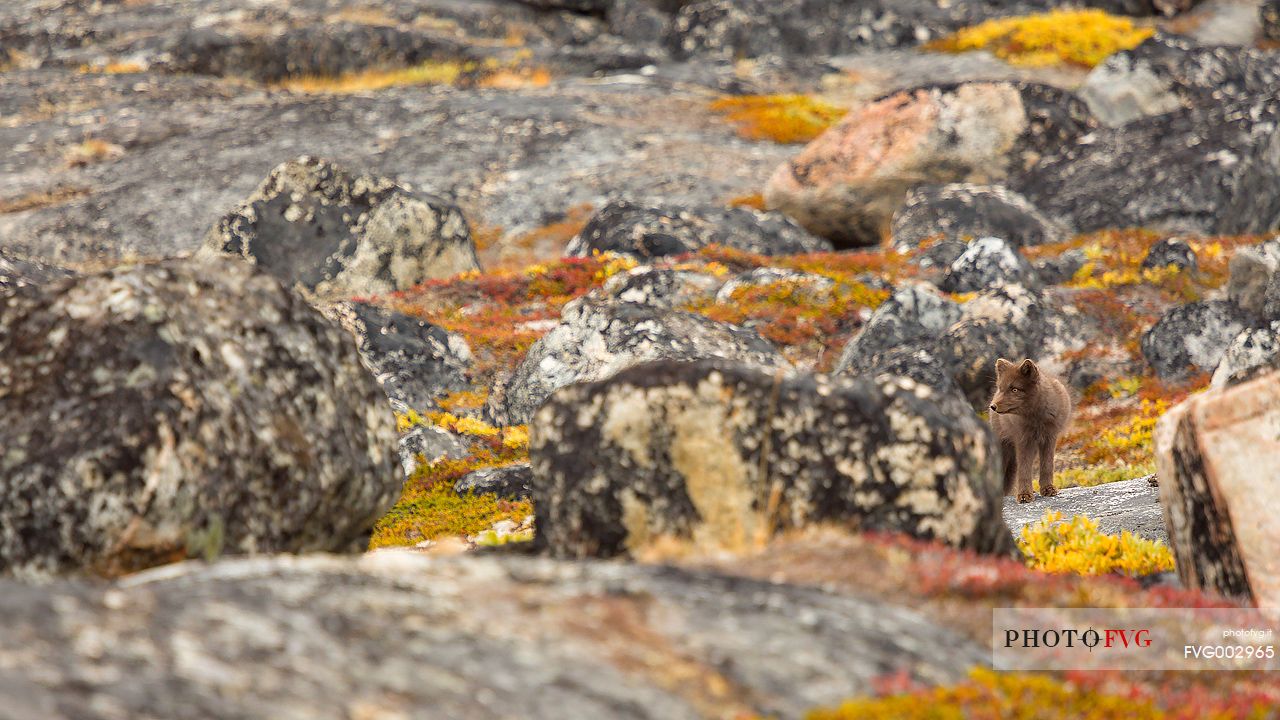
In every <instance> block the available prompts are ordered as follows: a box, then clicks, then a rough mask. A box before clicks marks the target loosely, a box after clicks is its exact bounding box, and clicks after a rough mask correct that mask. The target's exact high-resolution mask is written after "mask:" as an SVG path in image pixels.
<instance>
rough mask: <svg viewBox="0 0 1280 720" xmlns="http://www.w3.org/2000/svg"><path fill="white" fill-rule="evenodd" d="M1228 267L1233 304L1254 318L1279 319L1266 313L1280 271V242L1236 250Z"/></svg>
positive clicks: (1277, 316) (1228, 291) (1270, 241)
mask: <svg viewBox="0 0 1280 720" xmlns="http://www.w3.org/2000/svg"><path fill="white" fill-rule="evenodd" d="M1227 267H1228V269H1229V270H1230V272H1231V275H1230V277H1229V279H1228V280H1227V297H1229V298H1230V299H1231V302H1233V303H1235V304H1236V305H1239V306H1240V307H1241V308H1243V309H1244V310H1246V311H1248V312H1251V313H1253V314H1255V315H1262V316H1264V317H1267V318H1270V319H1275V320H1280V315H1271V314H1270V313H1268V310H1267V294H1268V290H1269V288H1270V287H1271V285H1272V284H1273V283H1274V282H1275V281H1276V275H1277V272H1276V270H1277V268H1280V240H1269V241H1267V242H1265V243H1262V244H1260V245H1257V246H1254V247H1242V248H1239V249H1237V250H1236V251H1235V253H1233V254H1232V255H1231V260H1230V262H1229V263H1228V264H1227Z"/></svg>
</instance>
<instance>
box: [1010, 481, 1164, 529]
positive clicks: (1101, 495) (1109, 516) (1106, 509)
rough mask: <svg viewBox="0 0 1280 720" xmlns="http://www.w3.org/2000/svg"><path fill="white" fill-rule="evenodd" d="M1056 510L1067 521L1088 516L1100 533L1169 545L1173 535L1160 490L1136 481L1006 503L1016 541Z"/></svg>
mask: <svg viewBox="0 0 1280 720" xmlns="http://www.w3.org/2000/svg"><path fill="white" fill-rule="evenodd" d="M1049 510H1056V511H1058V512H1060V513H1062V516H1063V517H1064V518H1071V517H1075V516H1076V515H1084V516H1085V517H1089V518H1092V519H1093V520H1095V521H1097V523H1098V531H1099V532H1102V533H1105V534H1107V535H1119V534H1120V533H1122V532H1124V531H1126V530H1127V531H1129V532H1131V533H1133V534H1134V535H1137V536H1138V537H1142V538H1146V539H1148V540H1155V541H1157V542H1161V543H1164V544H1165V545H1168V544H1169V532H1168V530H1166V529H1165V525H1164V512H1163V511H1162V510H1161V508H1160V489H1159V486H1157V485H1153V484H1151V481H1150V479H1148V478H1145V477H1142V478H1134V479H1133V480H1121V481H1120V482H1110V483H1104V484H1102V485H1096V486H1093V487H1072V488H1061V489H1059V490H1058V494H1057V495H1055V496H1054V497H1039V496H1037V497H1036V499H1035V500H1034V501H1032V502H1029V503H1019V502H1018V501H1017V499H1016V498H1014V497H1012V496H1010V497H1006V498H1005V499H1004V522H1005V524H1006V525H1008V526H1009V530H1010V531H1011V532H1013V534H1014V536H1015V537H1016V536H1017V535H1018V533H1020V532H1022V528H1024V527H1026V526H1027V525H1031V524H1033V523H1037V522H1039V521H1040V518H1042V517H1044V514H1045V512H1046V511H1049Z"/></svg>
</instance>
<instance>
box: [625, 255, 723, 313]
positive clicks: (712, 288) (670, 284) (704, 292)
mask: <svg viewBox="0 0 1280 720" xmlns="http://www.w3.org/2000/svg"><path fill="white" fill-rule="evenodd" d="M721 285H723V281H722V280H720V279H719V278H717V277H716V276H714V275H710V274H707V273H700V272H696V271H693V270H676V269H674V268H655V267H652V266H649V265H641V266H640V267H637V268H633V269H631V270H628V271H627V272H625V273H618V274H617V275H614V276H613V277H611V278H609V279H608V280H606V281H605V284H604V292H605V293H606V294H608V295H610V296H612V297H614V298H617V299H618V300H619V301H621V302H629V303H636V304H639V305H653V306H655V307H665V308H677V307H681V306H683V305H687V304H689V303H692V302H696V301H698V300H709V299H711V298H713V297H715V294H716V291H717V290H719V289H720V287H721Z"/></svg>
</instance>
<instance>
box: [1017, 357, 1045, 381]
mask: <svg viewBox="0 0 1280 720" xmlns="http://www.w3.org/2000/svg"><path fill="white" fill-rule="evenodd" d="M1018 372H1020V373H1022V376H1023V377H1029V378H1030V377H1035V376H1036V374H1037V373H1039V372H1040V368H1038V367H1036V364H1035V363H1034V362H1032V361H1031V359H1030V358H1028V359H1026V360H1023V361H1022V364H1021V365H1019V366H1018Z"/></svg>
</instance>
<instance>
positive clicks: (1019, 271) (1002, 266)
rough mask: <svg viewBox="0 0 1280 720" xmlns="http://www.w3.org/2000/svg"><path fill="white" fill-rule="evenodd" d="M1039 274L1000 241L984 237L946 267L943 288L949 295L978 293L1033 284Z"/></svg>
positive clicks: (1007, 245)
mask: <svg viewBox="0 0 1280 720" xmlns="http://www.w3.org/2000/svg"><path fill="white" fill-rule="evenodd" d="M1037 279H1038V278H1037V276H1036V271H1035V269H1034V268H1032V267H1031V263H1029V262H1027V259H1026V258H1024V257H1022V255H1021V254H1020V253H1019V252H1018V251H1017V250H1015V249H1014V248H1013V247H1011V246H1010V245H1009V243H1007V242H1005V241H1004V240H1002V239H1001V238H994V237H984V238H979V239H977V240H974V241H973V242H971V243H969V247H968V248H966V249H965V251H964V252H963V253H961V254H960V257H958V258H956V259H955V261H953V262H952V263H951V265H950V267H948V268H947V270H946V272H945V274H944V275H943V277H942V284H941V288H942V289H943V290H945V291H947V292H979V291H982V290H988V289H991V288H994V287H998V286H1000V285H1034V284H1035V282H1036V280H1037Z"/></svg>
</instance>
